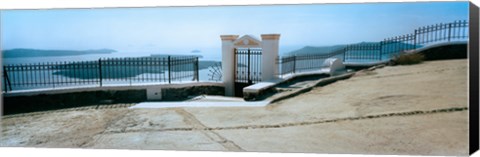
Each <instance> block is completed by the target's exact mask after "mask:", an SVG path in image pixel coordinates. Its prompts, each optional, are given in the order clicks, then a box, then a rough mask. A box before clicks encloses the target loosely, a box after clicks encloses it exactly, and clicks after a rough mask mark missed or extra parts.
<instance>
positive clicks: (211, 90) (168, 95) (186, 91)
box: [162, 86, 225, 101]
mask: <svg viewBox="0 0 480 157" xmlns="http://www.w3.org/2000/svg"><path fill="white" fill-rule="evenodd" d="M203 94H204V95H225V89H224V87H222V86H190V87H180V88H164V89H162V100H163V101H179V100H186V99H188V97H189V96H196V95H203Z"/></svg>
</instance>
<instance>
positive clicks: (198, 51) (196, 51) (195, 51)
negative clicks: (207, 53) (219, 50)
mask: <svg viewBox="0 0 480 157" xmlns="http://www.w3.org/2000/svg"><path fill="white" fill-rule="evenodd" d="M201 52H202V51H200V50H193V51H192V52H191V53H201Z"/></svg>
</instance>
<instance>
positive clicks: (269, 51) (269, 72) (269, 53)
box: [261, 34, 280, 81]
mask: <svg viewBox="0 0 480 157" xmlns="http://www.w3.org/2000/svg"><path fill="white" fill-rule="evenodd" d="M261 36H262V51H263V52H262V55H263V57H262V80H263V81H268V80H272V79H276V78H277V74H278V67H277V66H276V64H275V63H276V59H277V57H278V50H279V40H280V34H262V35H261Z"/></svg>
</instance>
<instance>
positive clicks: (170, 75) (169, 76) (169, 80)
mask: <svg viewBox="0 0 480 157" xmlns="http://www.w3.org/2000/svg"><path fill="white" fill-rule="evenodd" d="M171 68H172V67H171V63H170V55H169V56H168V84H171V83H172V71H171Z"/></svg>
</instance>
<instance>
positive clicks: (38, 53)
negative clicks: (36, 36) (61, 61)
mask: <svg viewBox="0 0 480 157" xmlns="http://www.w3.org/2000/svg"><path fill="white" fill-rule="evenodd" d="M114 52H117V51H115V50H112V49H97V50H84V51H77V50H39V49H11V50H4V51H2V54H3V58H20V57H51V56H77V55H86V54H110V53H114Z"/></svg>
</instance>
